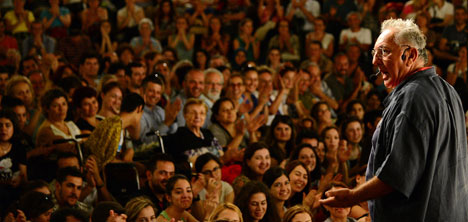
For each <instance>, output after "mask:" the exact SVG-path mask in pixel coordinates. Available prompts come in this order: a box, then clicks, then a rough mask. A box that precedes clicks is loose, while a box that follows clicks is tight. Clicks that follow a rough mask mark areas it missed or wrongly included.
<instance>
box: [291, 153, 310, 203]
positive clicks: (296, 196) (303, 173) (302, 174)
mask: <svg viewBox="0 0 468 222" xmlns="http://www.w3.org/2000/svg"><path fill="white" fill-rule="evenodd" d="M286 173H287V174H288V177H289V181H290V183H291V196H290V198H289V200H288V205H289V206H294V205H296V204H303V203H304V197H305V196H306V195H307V194H309V187H310V180H309V171H308V170H307V166H306V165H304V164H303V163H301V162H299V161H297V160H295V161H292V162H289V163H288V165H286Z"/></svg>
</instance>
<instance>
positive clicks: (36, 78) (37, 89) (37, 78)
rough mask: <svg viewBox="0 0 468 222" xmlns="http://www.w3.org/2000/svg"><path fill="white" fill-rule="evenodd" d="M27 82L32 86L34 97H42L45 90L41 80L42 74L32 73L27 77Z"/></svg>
mask: <svg viewBox="0 0 468 222" xmlns="http://www.w3.org/2000/svg"><path fill="white" fill-rule="evenodd" d="M29 80H30V81H31V85H32V86H33V89H34V93H35V94H36V95H42V92H43V91H44V88H45V82H44V79H43V78H42V73H40V72H34V73H32V74H31V75H30V76H29Z"/></svg>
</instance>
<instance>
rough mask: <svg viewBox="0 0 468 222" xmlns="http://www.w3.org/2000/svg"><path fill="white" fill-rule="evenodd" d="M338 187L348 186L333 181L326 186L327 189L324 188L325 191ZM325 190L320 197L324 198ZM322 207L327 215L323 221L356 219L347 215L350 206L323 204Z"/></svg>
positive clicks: (347, 221)
mask: <svg viewBox="0 0 468 222" xmlns="http://www.w3.org/2000/svg"><path fill="white" fill-rule="evenodd" d="M339 188H348V186H346V185H345V184H344V183H338V182H334V183H332V184H331V185H330V186H329V187H328V189H326V190H325V192H326V191H329V190H336V189H339ZM325 192H324V193H323V197H322V198H326V196H325ZM323 207H324V208H325V210H326V213H327V215H329V217H328V218H327V220H325V222H339V221H346V222H353V221H356V220H355V219H354V218H352V217H348V215H349V213H350V212H351V207H345V208H342V207H329V206H326V205H323Z"/></svg>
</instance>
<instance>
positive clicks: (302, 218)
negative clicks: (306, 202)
mask: <svg viewBox="0 0 468 222" xmlns="http://www.w3.org/2000/svg"><path fill="white" fill-rule="evenodd" d="M283 222H312V213H311V212H310V211H309V209H308V208H307V207H305V206H302V205H296V206H293V207H291V208H289V209H288V210H287V211H286V213H285V214H284V217H283Z"/></svg>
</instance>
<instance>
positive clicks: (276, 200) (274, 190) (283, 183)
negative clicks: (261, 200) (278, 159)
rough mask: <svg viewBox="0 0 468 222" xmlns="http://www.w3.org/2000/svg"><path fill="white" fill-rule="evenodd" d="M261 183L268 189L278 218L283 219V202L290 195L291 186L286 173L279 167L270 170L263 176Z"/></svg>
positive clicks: (284, 209)
mask: <svg viewBox="0 0 468 222" xmlns="http://www.w3.org/2000/svg"><path fill="white" fill-rule="evenodd" d="M263 183H264V184H265V185H267V187H268V188H269V189H270V195H271V199H272V200H273V201H272V202H273V204H274V205H275V207H276V210H277V212H278V214H279V216H280V218H283V216H284V213H285V211H286V207H285V206H284V205H285V202H286V201H287V200H288V199H289V196H290V195H291V184H290V183H289V178H288V175H287V174H286V171H285V170H284V169H283V168H280V167H273V168H270V169H269V170H267V172H265V175H264V176H263Z"/></svg>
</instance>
